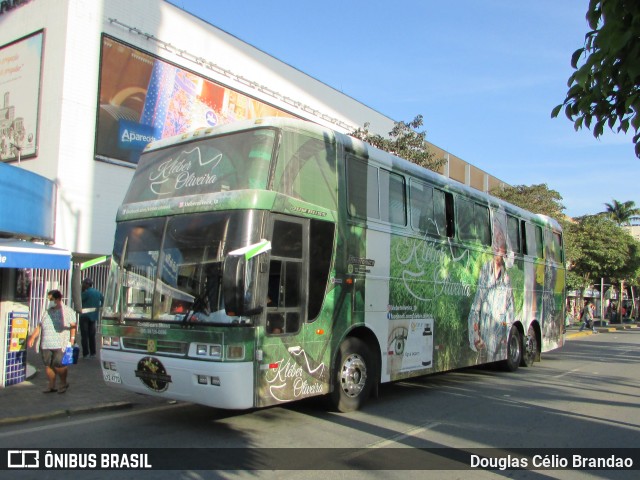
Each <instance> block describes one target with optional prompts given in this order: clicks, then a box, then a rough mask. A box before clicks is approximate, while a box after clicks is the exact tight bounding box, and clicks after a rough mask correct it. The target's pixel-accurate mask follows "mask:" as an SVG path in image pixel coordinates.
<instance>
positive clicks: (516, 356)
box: [504, 325, 522, 372]
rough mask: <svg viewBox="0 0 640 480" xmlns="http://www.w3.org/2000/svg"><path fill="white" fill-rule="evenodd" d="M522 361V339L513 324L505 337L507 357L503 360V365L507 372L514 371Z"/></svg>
mask: <svg viewBox="0 0 640 480" xmlns="http://www.w3.org/2000/svg"><path fill="white" fill-rule="evenodd" d="M521 361H522V340H521V339H520V330H518V328H517V327H516V326H515V325H514V326H512V327H511V330H510V331H509V338H508V339H507V359H506V360H505V361H504V367H505V369H506V370H507V371H508V372H515V371H516V370H517V369H518V367H519V366H520V362H521Z"/></svg>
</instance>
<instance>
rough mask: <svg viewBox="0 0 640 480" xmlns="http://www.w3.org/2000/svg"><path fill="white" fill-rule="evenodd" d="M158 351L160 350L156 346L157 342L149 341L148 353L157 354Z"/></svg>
mask: <svg viewBox="0 0 640 480" xmlns="http://www.w3.org/2000/svg"><path fill="white" fill-rule="evenodd" d="M157 350H158V348H157V346H156V341H155V340H152V339H151V338H150V339H149V340H147V352H149V353H156V351H157Z"/></svg>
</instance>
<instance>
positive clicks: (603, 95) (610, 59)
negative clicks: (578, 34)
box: [551, 0, 640, 158]
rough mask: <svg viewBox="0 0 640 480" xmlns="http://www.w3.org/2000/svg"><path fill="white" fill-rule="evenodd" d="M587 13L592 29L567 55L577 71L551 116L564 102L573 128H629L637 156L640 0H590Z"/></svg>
mask: <svg viewBox="0 0 640 480" xmlns="http://www.w3.org/2000/svg"><path fill="white" fill-rule="evenodd" d="M586 17H587V21H588V23H589V27H590V28H591V30H590V31H589V32H588V33H587V34H586V35H585V43H584V47H582V48H580V49H578V50H576V51H575V52H574V54H573V56H572V57H571V66H572V67H573V68H574V69H575V70H576V71H575V72H574V73H573V74H572V75H571V76H570V77H569V81H568V82H567V85H568V87H569V91H568V92H567V96H566V98H565V100H564V102H563V103H562V104H561V105H558V106H556V107H555V108H554V109H553V111H552V112H551V116H552V117H557V116H558V114H559V113H560V111H561V110H562V108H563V107H564V113H565V115H566V116H567V118H568V119H569V120H571V121H572V122H574V127H575V129H576V130H578V129H580V128H582V126H586V127H587V128H589V129H592V131H593V135H594V136H595V137H596V138H598V137H600V136H601V135H602V133H603V131H604V128H605V126H608V127H609V128H610V129H611V130H614V127H616V128H615V131H617V132H620V131H622V132H625V133H626V132H627V131H628V130H629V127H632V128H633V130H634V131H635V135H634V136H633V143H634V144H635V153H636V156H637V157H639V158H640V133H639V132H638V129H639V127H640V117H639V116H638V113H639V110H640V2H639V1H637V0H590V1H589V7H588V10H587V15H586ZM583 56H584V57H585V60H584V62H583V63H582V64H581V65H578V64H579V62H580V59H581V58H582V57H583Z"/></svg>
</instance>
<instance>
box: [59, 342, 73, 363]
mask: <svg viewBox="0 0 640 480" xmlns="http://www.w3.org/2000/svg"><path fill="white" fill-rule="evenodd" d="M61 363H62V365H63V366H64V365H73V347H72V346H71V344H69V345H67V347H66V348H65V349H64V354H63V355H62V362H61Z"/></svg>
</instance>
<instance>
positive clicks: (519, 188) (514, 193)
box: [491, 183, 564, 221]
mask: <svg viewBox="0 0 640 480" xmlns="http://www.w3.org/2000/svg"><path fill="white" fill-rule="evenodd" d="M491 194H492V195H494V196H496V197H498V198H501V199H502V200H506V201H507V202H509V203H512V204H514V205H517V206H518V207H520V208H524V209H525V210H528V211H530V212H533V213H541V214H543V215H547V216H548V217H551V218H555V219H556V220H558V221H562V220H563V219H564V213H563V211H564V205H562V203H561V202H562V196H561V195H560V194H559V193H558V192H557V191H555V190H550V189H549V187H548V186H547V184H546V183H541V184H539V185H514V186H509V187H500V188H496V189H494V190H492V191H491Z"/></svg>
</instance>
